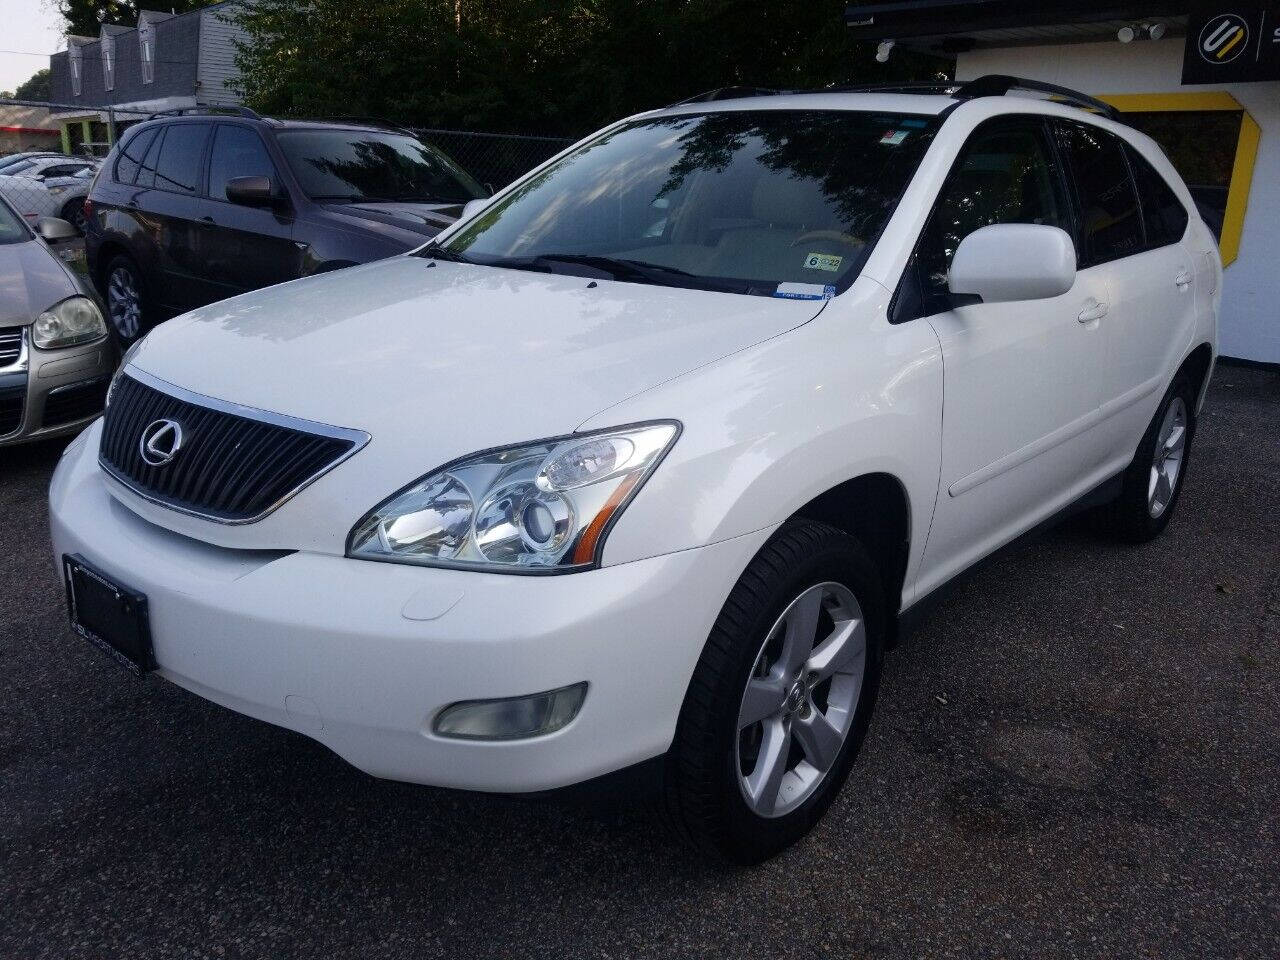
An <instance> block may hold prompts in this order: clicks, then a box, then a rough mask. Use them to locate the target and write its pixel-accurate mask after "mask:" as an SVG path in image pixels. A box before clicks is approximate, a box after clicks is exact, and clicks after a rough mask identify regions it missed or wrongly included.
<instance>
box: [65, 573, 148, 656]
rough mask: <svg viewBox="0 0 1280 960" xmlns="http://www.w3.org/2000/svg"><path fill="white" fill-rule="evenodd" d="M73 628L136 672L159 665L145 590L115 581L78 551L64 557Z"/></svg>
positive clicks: (68, 607)
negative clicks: (138, 590)
mask: <svg viewBox="0 0 1280 960" xmlns="http://www.w3.org/2000/svg"><path fill="white" fill-rule="evenodd" d="M62 573H63V580H64V583H65V585H66V588H67V610H68V612H69V613H70V616H71V629H73V630H74V631H75V632H76V633H78V634H80V636H82V637H84V638H85V639H86V640H88V641H89V642H90V643H92V644H93V645H94V646H95V647H97V648H98V649H99V650H101V651H103V652H104V653H106V654H107V655H108V656H109V657H111V658H112V659H113V660H115V661H116V662H117V663H118V664H120V665H121V666H122V667H124V668H125V669H126V670H128V671H129V672H130V673H132V674H134V675H135V676H138V677H141V676H145V675H146V674H147V673H149V672H151V671H152V670H154V669H155V668H156V658H155V651H154V649H153V647H152V644H151V619H150V614H149V611H148V609H147V598H146V595H145V594H141V593H138V592H137V591H136V590H131V589H129V588H128V587H126V586H123V585H122V584H119V583H116V582H115V580H113V579H112V578H111V577H109V576H107V575H106V574H105V573H103V572H102V571H101V570H98V569H96V568H95V567H93V566H92V565H91V564H89V563H87V562H86V561H85V559H84V558H83V557H81V556H80V555H79V554H67V555H64V556H63V558H62Z"/></svg>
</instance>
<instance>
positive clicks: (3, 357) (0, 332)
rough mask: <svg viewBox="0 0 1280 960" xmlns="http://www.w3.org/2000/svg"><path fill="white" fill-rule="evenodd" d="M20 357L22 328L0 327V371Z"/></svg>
mask: <svg viewBox="0 0 1280 960" xmlns="http://www.w3.org/2000/svg"><path fill="white" fill-rule="evenodd" d="M20 356H22V328H21V327H0V369H3V368H4V367H9V366H12V365H13V364H14V363H16V362H17V360H18V357H20Z"/></svg>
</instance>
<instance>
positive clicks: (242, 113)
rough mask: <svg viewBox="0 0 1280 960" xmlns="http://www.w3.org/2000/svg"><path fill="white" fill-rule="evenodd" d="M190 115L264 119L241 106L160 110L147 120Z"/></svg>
mask: <svg viewBox="0 0 1280 960" xmlns="http://www.w3.org/2000/svg"><path fill="white" fill-rule="evenodd" d="M188 113H190V114H220V113H229V114H231V115H233V116H237V117H248V118H249V119H251V120H261V119H262V117H260V116H258V114H257V113H255V112H254V111H253V110H250V109H249V108H248V107H241V106H225V107H219V106H200V107H178V108H177V109H175V110H158V111H156V112H155V113H153V114H151V116H149V117H147V119H148V120H154V119H155V118H156V117H181V116H182V115H183V114H188Z"/></svg>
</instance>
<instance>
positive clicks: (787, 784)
mask: <svg viewBox="0 0 1280 960" xmlns="http://www.w3.org/2000/svg"><path fill="white" fill-rule="evenodd" d="M866 662H867V630H866V622H865V620H864V619H863V616H862V607H861V606H859V604H858V600H857V598H856V597H855V596H854V595H853V591H852V590H850V589H849V588H848V587H846V586H844V584H840V583H833V582H828V583H820V584H817V585H816V586H812V587H810V588H808V589H807V590H805V591H804V592H803V593H801V594H800V595H799V596H798V597H796V598H795V599H794V600H792V601H791V603H790V604H789V605H788V606H787V608H786V609H785V610H784V611H783V612H782V615H781V616H780V617H778V619H777V621H776V622H775V623H774V625H773V627H772V628H771V629H770V630H769V633H768V635H767V636H766V638H765V641H764V644H763V645H762V646H761V648H760V652H759V654H758V655H757V656H756V662H755V666H754V667H753V668H752V671H751V676H750V677H749V678H748V680H747V685H746V689H745V690H744V691H743V694H742V702H741V705H740V706H739V709H738V725H737V735H736V739H735V755H734V761H735V769H736V772H737V775H738V786H739V788H740V789H741V790H742V797H743V799H744V800H745V801H746V804H747V806H748V807H749V808H750V809H751V811H752V812H753V813H755V814H757V815H759V816H761V817H782V816H785V815H787V814H788V813H790V812H791V811H793V810H795V809H796V808H797V807H799V806H800V805H801V804H802V803H804V802H805V800H807V799H808V798H809V797H811V796H812V795H813V793H814V791H815V790H817V788H818V785H819V784H820V783H821V782H822V780H823V778H824V777H825V776H826V775H827V773H828V771H830V769H831V767H832V766H833V765H834V764H835V761H836V758H837V757H838V756H839V755H840V750H841V748H842V747H843V746H844V742H845V740H846V739H848V736H849V731H850V730H851V729H852V727H853V718H854V715H855V714H856V713H857V709H858V699H859V697H860V695H861V693H862V677H863V673H864V671H865V669H866Z"/></svg>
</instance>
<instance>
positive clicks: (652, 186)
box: [427, 110, 931, 298]
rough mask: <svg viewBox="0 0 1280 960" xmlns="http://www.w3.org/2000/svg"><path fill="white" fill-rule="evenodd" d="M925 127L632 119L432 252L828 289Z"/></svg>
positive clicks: (893, 191)
mask: <svg viewBox="0 0 1280 960" xmlns="http://www.w3.org/2000/svg"><path fill="white" fill-rule="evenodd" d="M929 126H930V125H929V122H928V118H926V117H920V116H903V115H886V114H871V113H857V112H850V111H778V110H752V111H732V112H730V111H726V112H718V113H706V114H695V115H681V116H663V117H655V118H651V119H646V120H638V121H636V122H634V123H629V124H626V125H624V126H622V127H619V128H617V129H614V130H611V131H609V132H607V133H605V134H603V135H602V136H600V137H598V138H596V139H595V140H593V141H591V142H590V143H588V144H585V145H584V146H582V147H580V148H579V149H577V150H575V151H574V152H573V153H571V154H569V155H568V156H566V157H564V158H562V159H560V160H559V161H557V162H556V163H554V164H553V165H552V166H550V167H549V168H547V169H546V170H544V171H542V172H541V173H539V174H537V175H536V176H534V177H532V178H530V179H529V180H527V181H526V182H525V183H523V184H522V185H521V186H520V187H518V188H517V189H516V190H515V191H514V192H512V193H511V194H509V195H508V196H507V197H505V198H503V199H502V200H501V201H498V202H497V203H495V204H494V206H493V207H492V208H490V209H488V210H486V211H484V212H483V213H482V214H481V215H480V216H478V217H477V218H476V219H475V221H473V222H472V223H471V224H470V225H469V226H467V227H464V228H463V229H462V230H461V231H459V232H458V233H457V234H455V235H454V236H453V237H451V238H450V239H449V240H448V241H447V242H446V243H445V247H444V249H441V248H435V249H436V251H437V252H439V253H443V254H446V255H450V254H451V255H453V256H454V257H455V258H458V259H466V260H469V261H472V262H478V263H485V264H491V265H495V266H510V267H517V268H523V269H532V270H539V269H541V270H547V271H549V272H567V273H581V274H582V275H588V276H590V275H597V276H598V275H600V273H601V272H603V273H604V275H606V276H612V277H614V278H615V279H620V280H634V281H638V282H651V283H661V284H667V285H672V286H693V287H700V288H704V289H714V290H726V291H731V292H735V293H751V294H757V295H762V296H783V297H791V296H794V297H800V298H810V297H813V298H821V297H823V296H831V295H832V294H834V293H837V292H839V291H841V290H843V289H844V288H845V287H847V286H848V285H849V284H850V283H852V282H853V280H854V279H855V278H856V277H857V274H858V271H859V270H860V268H861V266H862V263H863V262H864V261H865V259H866V257H867V256H868V255H869V253H870V251H871V248H872V246H873V245H874V244H875V241H876V240H877V238H878V237H879V235H880V231H881V230H882V229H883V228H884V225H885V223H886V221H887V220H888V218H889V215H890V214H891V213H892V212H893V209H894V207H895V206H896V204H897V201H898V197H899V196H900V195H901V193H902V191H903V189H904V188H905V186H906V184H907V182H908V181H909V180H910V178H911V176H912V174H913V173H914V171H915V169H916V166H917V164H918V163H919V160H920V157H921V156H922V155H923V152H924V151H923V149H922V148H923V146H924V145H925V144H926V143H927V141H928V140H929V139H930V137H931V134H930V133H929V132H928V131H929ZM430 250H431V248H428V250H427V252H430Z"/></svg>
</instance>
